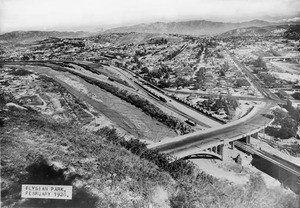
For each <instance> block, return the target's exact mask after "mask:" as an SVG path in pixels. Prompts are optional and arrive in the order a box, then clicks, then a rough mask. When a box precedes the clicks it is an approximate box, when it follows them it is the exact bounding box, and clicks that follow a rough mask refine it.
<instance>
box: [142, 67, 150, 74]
mask: <svg viewBox="0 0 300 208" xmlns="http://www.w3.org/2000/svg"><path fill="white" fill-rule="evenodd" d="M146 73H149V69H148V68H147V67H145V66H144V67H142V68H141V74H146Z"/></svg>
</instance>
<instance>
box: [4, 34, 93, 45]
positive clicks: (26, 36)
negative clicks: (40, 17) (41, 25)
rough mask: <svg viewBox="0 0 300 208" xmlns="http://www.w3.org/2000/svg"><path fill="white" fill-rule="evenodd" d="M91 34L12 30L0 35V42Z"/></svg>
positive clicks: (77, 36)
mask: <svg viewBox="0 0 300 208" xmlns="http://www.w3.org/2000/svg"><path fill="white" fill-rule="evenodd" d="M89 35H91V34H90V33H88V32H83V31H80V32H58V31H14V32H9V33H4V34H2V35H0V42H12V43H15V42H23V41H37V40H43V39H46V38H49V37H56V38H79V37H86V36H89Z"/></svg>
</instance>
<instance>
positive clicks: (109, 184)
mask: <svg viewBox="0 0 300 208" xmlns="http://www.w3.org/2000/svg"><path fill="white" fill-rule="evenodd" d="M2 116H4V117H5V118H6V120H5V121H4V127H2V128H1V129H0V130H1V135H2V136H1V178H2V185H1V186H2V187H1V188H2V189H1V192H2V196H1V197H2V198H1V201H2V202H3V203H4V204H3V205H8V204H11V203H12V202H15V201H16V200H19V199H20V186H19V185H20V184H24V183H25V184H26V183H29V184H30V183H33V184H39V183H40V184H47V183H50V184H73V187H75V190H74V192H75V194H73V200H72V201H71V202H69V203H68V202H60V203H62V204H61V205H62V206H64V207H65V206H71V207H74V206H77V205H81V206H80V207H84V206H83V204H84V203H87V201H88V199H89V198H94V199H95V201H94V202H93V203H94V204H91V206H90V207H96V205H97V207H106V206H109V205H113V204H119V203H122V206H123V207H144V206H146V205H147V204H148V201H150V200H151V196H152V190H154V189H156V188H157V187H160V186H162V187H164V188H167V187H169V186H170V185H169V184H172V183H171V181H172V180H171V177H170V176H169V175H168V174H166V173H164V172H160V171H159V170H158V168H157V166H155V165H154V164H152V163H150V162H147V161H145V160H141V159H139V158H138V157H137V156H135V155H133V154H131V153H130V152H129V151H127V150H125V149H124V148H122V147H120V146H115V145H113V144H111V143H109V142H108V141H106V140H103V139H102V138H101V137H100V136H96V135H93V134H90V133H88V132H84V131H82V130H81V129H80V128H79V127H80V126H78V125H77V124H67V123H65V124H62V123H57V122H56V121H54V120H52V119H50V118H47V117H43V116H41V115H39V114H37V113H35V112H29V111H20V110H10V111H4V112H2ZM7 118H9V119H8V120H7ZM51 171H52V172H53V174H52V175H51V176H49V174H48V173H49V172H51ZM46 173H47V174H46ZM33 175H34V177H33ZM80 197H84V199H82V198H81V199H80ZM76 199H78V200H79V199H80V201H81V202H80V203H79V204H78V203H75V202H74V201H76ZM98 199H100V200H98ZM46 202H48V201H46ZM26 203H27V204H29V203H34V204H36V203H45V202H44V201H43V202H42V201H39V200H29V201H28V202H26ZM49 203H53V200H52V201H49ZM56 203H59V202H56ZM99 203H100V204H99ZM125 205H126V206H125Z"/></svg>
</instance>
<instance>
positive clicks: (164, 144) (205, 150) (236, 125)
mask: <svg viewBox="0 0 300 208" xmlns="http://www.w3.org/2000/svg"><path fill="white" fill-rule="evenodd" d="M276 105H277V103H275V102H273V101H271V100H268V101H267V102H266V103H264V105H261V106H256V107H254V109H253V110H252V111H251V112H250V113H249V114H248V115H246V116H245V117H243V118H241V119H239V120H237V121H234V122H231V123H227V124H224V125H222V126H220V127H217V128H211V129H206V130H204V131H199V132H194V133H191V134H186V135H181V136H178V137H175V138H166V139H164V140H162V141H161V142H158V143H154V144H150V145H149V146H148V148H150V149H156V150H158V151H160V152H163V153H168V154H172V155H174V156H176V157H177V158H178V159H189V158H199V157H214V158H218V159H221V160H222V159H223V158H224V155H226V152H225V148H224V147H225V146H228V145H231V146H233V141H236V140H239V139H244V140H245V141H246V142H249V141H250V137H251V136H254V137H257V133H258V132H259V131H261V130H262V129H264V128H266V127H267V126H268V125H270V123H271V122H272V121H273V117H272V116H271V115H270V114H269V113H270V111H271V110H270V109H271V108H272V107H275V106H276Z"/></svg>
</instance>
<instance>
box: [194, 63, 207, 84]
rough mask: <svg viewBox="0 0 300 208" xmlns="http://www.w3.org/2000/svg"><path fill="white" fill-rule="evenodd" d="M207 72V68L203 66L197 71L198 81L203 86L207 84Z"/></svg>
mask: <svg viewBox="0 0 300 208" xmlns="http://www.w3.org/2000/svg"><path fill="white" fill-rule="evenodd" d="M205 74H206V68H204V67H201V68H200V69H199V70H198V71H197V72H196V73H195V75H196V81H197V83H199V85H200V86H201V87H202V86H204V84H205Z"/></svg>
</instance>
